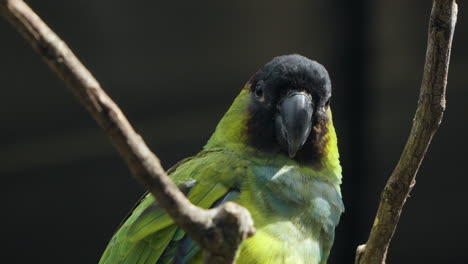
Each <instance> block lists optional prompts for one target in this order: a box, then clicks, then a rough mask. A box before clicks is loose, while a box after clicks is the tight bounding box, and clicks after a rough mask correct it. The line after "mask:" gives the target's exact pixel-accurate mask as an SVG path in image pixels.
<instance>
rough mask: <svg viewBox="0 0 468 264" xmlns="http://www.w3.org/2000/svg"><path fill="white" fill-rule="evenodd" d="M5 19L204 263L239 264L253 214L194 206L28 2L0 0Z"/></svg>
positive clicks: (228, 206) (238, 208)
mask: <svg viewBox="0 0 468 264" xmlns="http://www.w3.org/2000/svg"><path fill="white" fill-rule="evenodd" d="M0 14H1V15H2V16H3V17H5V19H6V20H8V21H9V22H10V23H11V24H12V25H13V26H14V27H15V28H16V29H17V30H18V31H19V32H20V33H21V34H22V35H23V37H24V38H25V39H26V40H27V41H28V42H29V43H30V44H31V45H32V46H33V48H34V49H35V50H36V51H37V52H38V53H39V54H40V55H41V56H42V58H43V59H44V60H45V62H46V63H47V64H48V65H49V67H50V68H51V70H53V71H54V72H55V73H56V74H57V76H58V77H59V78H60V79H62V80H63V81H64V82H65V84H66V85H67V86H68V87H69V88H71V90H72V92H73V93H74V95H75V96H76V98H77V99H78V100H79V101H80V102H81V104H82V105H83V106H84V107H85V108H86V109H87V110H88V111H89V113H90V114H91V115H92V116H93V117H94V119H95V120H96V121H97V123H98V124H99V125H100V126H101V127H102V129H103V130H104V131H105V133H106V134H107V135H108V136H109V138H110V139H111V142H112V143H113V145H114V146H115V148H116V149H117V151H118V152H119V153H120V155H121V156H122V157H123V159H124V160H125V161H126V163H127V165H128V167H129V168H130V170H131V172H132V174H133V175H134V176H135V177H136V178H137V179H138V180H139V181H140V183H142V184H143V185H144V186H145V187H146V188H148V190H149V191H150V192H151V193H152V194H153V195H154V196H155V197H156V199H157V200H158V203H159V204H160V205H161V207H163V208H164V209H165V210H166V211H167V212H168V214H169V215H170V216H171V217H172V218H173V219H174V221H175V223H176V224H177V225H179V226H180V227H182V228H183V229H184V230H185V231H186V233H187V234H188V235H189V236H190V237H191V238H192V239H194V240H195V241H196V242H197V243H198V244H199V245H201V247H202V248H204V249H205V250H206V252H205V253H206V254H205V256H206V260H205V261H206V262H207V263H210V264H211V263H219V264H221V263H222V264H228V263H229V264H230V263H234V261H235V257H236V252H237V249H238V247H239V244H240V243H241V242H242V240H244V239H245V238H247V237H250V236H252V235H253V234H254V232H255V229H254V227H253V221H252V218H251V216H250V213H249V212H248V211H247V210H246V209H245V208H243V207H241V206H239V205H237V204H234V203H226V204H225V205H223V206H221V207H219V208H215V209H210V210H205V209H201V208H199V207H197V206H195V205H193V204H191V203H190V201H188V200H187V199H186V198H185V196H184V195H183V194H182V192H180V191H179V189H178V188H177V187H176V185H175V184H174V183H173V182H172V181H171V179H170V178H169V177H168V176H167V174H166V172H165V171H164V170H163V168H162V166H161V164H160V162H159V159H158V158H157V157H156V155H155V154H154V153H153V152H151V151H150V150H149V148H148V147H147V146H146V144H145V142H144V141H143V139H142V138H141V137H140V135H138V134H137V133H136V132H135V130H134V129H133V127H132V126H131V125H130V123H129V122H128V120H127V119H126V117H125V116H124V114H123V113H122V111H121V110H120V109H119V107H118V106H117V105H116V104H115V103H114V102H113V101H112V99H111V98H110V97H109V96H108V95H107V94H106V93H105V92H104V90H103V89H102V88H101V86H100V85H99V83H98V82H97V81H96V79H95V78H94V77H93V76H92V74H91V73H90V72H89V71H88V70H87V69H86V68H85V67H84V66H83V64H82V63H81V62H80V61H79V60H78V58H77V57H76V56H75V55H74V54H73V52H72V51H71V50H70V49H69V48H68V46H67V45H66V44H65V42H63V41H62V40H61V39H60V38H59V37H58V36H57V35H56V34H55V33H54V32H53V31H52V30H51V29H50V28H49V27H48V26H47V25H46V24H45V23H44V22H43V21H42V20H41V19H40V18H39V17H38V16H37V15H36V14H35V13H34V11H33V10H31V8H30V7H29V6H28V5H27V4H26V3H24V2H23V1H21V0H0Z"/></svg>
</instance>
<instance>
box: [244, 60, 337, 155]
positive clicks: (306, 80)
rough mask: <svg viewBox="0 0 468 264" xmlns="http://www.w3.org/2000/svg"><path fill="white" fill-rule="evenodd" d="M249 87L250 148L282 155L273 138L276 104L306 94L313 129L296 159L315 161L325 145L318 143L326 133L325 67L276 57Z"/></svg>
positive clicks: (328, 92) (327, 91) (328, 88)
mask: <svg viewBox="0 0 468 264" xmlns="http://www.w3.org/2000/svg"><path fill="white" fill-rule="evenodd" d="M249 83H250V84H251V85H250V88H249V89H250V92H251V96H252V101H251V104H250V106H249V119H248V124H247V127H248V129H247V131H248V135H249V142H250V144H251V145H253V146H254V147H256V148H258V149H261V150H262V151H266V152H273V153H276V152H280V151H282V150H281V148H280V146H279V144H278V142H277V140H276V136H275V122H274V118H275V114H276V113H277V104H278V102H279V101H280V100H282V98H284V97H285V96H286V95H287V94H288V93H291V92H305V93H307V94H309V95H311V97H312V102H313V107H314V116H313V120H311V122H312V124H313V126H314V129H313V130H312V132H311V133H310V136H309V138H308V139H307V141H306V143H305V144H304V146H303V148H302V150H300V151H299V152H298V155H297V156H296V157H295V159H296V160H298V161H303V162H305V163H314V162H315V161H316V160H318V159H319V158H320V155H321V149H323V145H324V144H323V142H321V140H320V139H321V138H323V135H325V134H326V132H327V131H326V129H325V128H324V127H325V125H324V124H325V123H326V122H327V121H328V118H327V116H326V114H325V112H324V109H325V108H326V107H328V103H329V100H330V97H331V82H330V78H329V76H328V72H327V70H326V69H325V67H323V66H322V65H321V64H320V63H318V62H316V61H313V60H310V59H308V58H306V57H303V56H301V55H297V54H294V55H285V56H279V57H275V58H274V59H273V60H272V61H270V62H269V63H267V64H266V65H265V66H263V67H262V68H261V69H260V70H259V71H258V72H257V73H256V74H255V75H254V76H253V77H252V78H251V79H250V81H249ZM322 123H323V125H320V124H322ZM318 126H320V129H317V127H318Z"/></svg>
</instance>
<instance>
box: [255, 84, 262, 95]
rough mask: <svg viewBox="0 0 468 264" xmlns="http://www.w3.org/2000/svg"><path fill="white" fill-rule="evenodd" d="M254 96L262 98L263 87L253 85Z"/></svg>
mask: <svg viewBox="0 0 468 264" xmlns="http://www.w3.org/2000/svg"><path fill="white" fill-rule="evenodd" d="M255 96H256V97H257V98H262V97H263V88H262V86H261V85H257V87H255Z"/></svg>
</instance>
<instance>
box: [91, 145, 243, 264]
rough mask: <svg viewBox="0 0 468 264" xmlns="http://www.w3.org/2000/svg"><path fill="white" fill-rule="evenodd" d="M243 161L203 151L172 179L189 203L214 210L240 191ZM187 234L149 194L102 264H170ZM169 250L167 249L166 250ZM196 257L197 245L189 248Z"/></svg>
mask: <svg viewBox="0 0 468 264" xmlns="http://www.w3.org/2000/svg"><path fill="white" fill-rule="evenodd" d="M239 168H245V167H244V166H242V161H240V160H239V159H237V158H236V156H235V155H233V154H232V153H229V152H224V151H221V150H219V151H203V152H201V153H199V154H198V155H197V156H195V157H192V158H189V159H185V160H183V161H182V162H180V163H178V164H177V165H176V166H175V168H174V169H171V170H170V171H169V172H170V176H171V178H172V179H173V181H174V182H175V183H177V184H179V186H180V188H181V189H182V191H184V192H185V193H186V195H187V197H188V198H189V200H190V201H191V202H192V203H194V204H195V205H198V206H200V207H202V208H210V207H212V206H213V204H214V203H215V202H217V201H219V200H220V199H223V197H226V194H228V193H229V191H230V190H232V189H238V188H239V184H240V182H241V180H242V178H241V177H243V175H242V174H243V173H241V171H240V170H239ZM184 238H185V233H184V232H183V231H182V230H181V229H180V228H178V227H177V226H176V225H175V224H174V222H173V221H172V219H171V218H170V217H169V216H168V215H167V214H166V212H165V211H164V210H163V209H162V208H161V207H159V205H158V203H157V201H156V200H155V199H154V197H153V196H152V195H150V194H147V195H146V196H145V197H144V198H143V199H142V200H141V202H139V203H138V204H137V205H136V207H135V209H134V210H133V211H132V212H131V214H130V215H129V216H128V218H127V219H126V220H125V221H124V223H123V224H122V225H121V227H120V228H119V230H118V231H117V232H116V233H115V235H114V237H113V238H112V239H111V241H110V242H109V245H108V246H107V248H106V250H105V252H104V254H103V256H102V257H101V260H100V262H99V263H100V264H115V263H126V264H133V263H135V264H139V263H142V264H144V263H151V264H153V263H168V259H169V258H170V259H172V258H173V254H169V252H171V251H173V252H175V250H176V248H177V247H176V245H177V244H178V242H180V241H182V240H183V239H184ZM166 249H167V250H166ZM187 250H188V251H187V254H191V255H193V254H194V253H196V252H194V251H197V250H198V248H197V247H196V246H195V244H194V243H193V242H190V246H189V248H188V249H187Z"/></svg>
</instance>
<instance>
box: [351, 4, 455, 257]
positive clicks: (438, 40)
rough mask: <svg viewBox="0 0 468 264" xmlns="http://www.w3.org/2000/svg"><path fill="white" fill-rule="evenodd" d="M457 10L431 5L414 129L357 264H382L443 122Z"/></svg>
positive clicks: (358, 255)
mask: <svg viewBox="0 0 468 264" xmlns="http://www.w3.org/2000/svg"><path fill="white" fill-rule="evenodd" d="M457 10H458V9H457V4H456V3H455V0H434V1H433V5H432V12H431V18H430V21H429V33H428V44H427V51H426V62H425V64H424V73H423V79H422V84H421V90H420V92H419V101H418V108H417V110H416V115H415V117H414V119H413V127H412V129H411V133H410V136H409V138H408V141H407V143H406V146H405V148H404V150H403V153H402V155H401V157H400V160H399V161H398V164H397V166H396V167H395V170H394V171H393V173H392V175H391V176H390V178H389V180H388V182H387V184H386V186H385V188H384V190H383V193H382V197H381V200H380V204H379V209H378V211H377V215H376V217H375V220H374V225H373V226H372V230H371V233H370V235H369V240H368V241H367V243H366V244H365V245H361V246H359V247H358V249H357V251H356V260H355V263H356V264H371V263H372V264H383V263H385V259H386V255H387V250H388V247H389V244H390V241H391V239H392V236H393V234H394V232H395V229H396V226H397V224H398V221H399V219H400V214H401V211H402V209H403V205H404V203H405V201H406V197H408V195H409V193H410V192H411V189H412V188H413V186H414V185H415V183H416V174H417V172H418V169H419V166H420V165H421V162H422V160H423V158H424V155H425V154H426V151H427V148H428V147H429V144H430V143H431V140H432V137H433V136H434V133H435V132H436V130H437V128H438V127H439V125H440V123H441V121H442V116H443V113H444V110H445V88H446V86H447V75H448V68H449V61H450V51H451V47H452V38H453V33H454V29H455V23H456V21H457Z"/></svg>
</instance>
